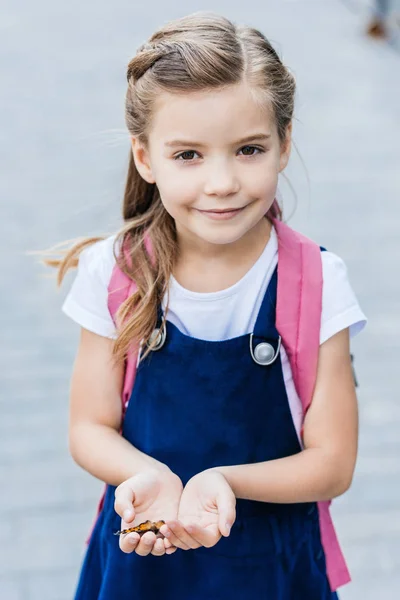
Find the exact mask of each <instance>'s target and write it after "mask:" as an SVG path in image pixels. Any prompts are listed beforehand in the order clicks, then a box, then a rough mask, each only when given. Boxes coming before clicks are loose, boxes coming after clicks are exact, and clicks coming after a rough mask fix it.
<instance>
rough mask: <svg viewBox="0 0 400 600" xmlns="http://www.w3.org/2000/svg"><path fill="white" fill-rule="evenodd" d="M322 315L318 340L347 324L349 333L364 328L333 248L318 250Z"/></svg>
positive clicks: (350, 288)
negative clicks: (321, 279)
mask: <svg viewBox="0 0 400 600" xmlns="http://www.w3.org/2000/svg"><path fill="white" fill-rule="evenodd" d="M321 260H322V277H323V288H322V318H321V343H323V342H324V341H326V340H327V339H328V338H329V337H331V336H332V335H335V334H336V333H338V332H339V331H340V330H341V329H344V328H346V327H349V328H350V334H351V336H354V335H355V334H356V333H358V332H359V331H361V329H363V328H364V326H365V324H366V322H367V320H366V317H365V315H364V313H363V311H362V310H361V307H360V305H359V303H358V300H357V298H356V294H355V292H354V290H353V287H352V285H351V283H350V279H349V274H348V269H347V266H346V264H345V262H344V261H343V259H342V258H340V257H339V256H337V254H334V253H333V252H321Z"/></svg>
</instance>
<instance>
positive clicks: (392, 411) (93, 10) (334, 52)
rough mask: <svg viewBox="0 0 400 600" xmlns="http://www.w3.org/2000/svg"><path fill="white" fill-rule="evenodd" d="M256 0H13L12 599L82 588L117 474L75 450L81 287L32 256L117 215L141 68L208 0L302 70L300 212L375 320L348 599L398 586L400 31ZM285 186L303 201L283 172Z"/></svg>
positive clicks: (2, 542)
mask: <svg viewBox="0 0 400 600" xmlns="http://www.w3.org/2000/svg"><path fill="white" fill-rule="evenodd" d="M254 4H255V3H253V6H252V5H249V4H247V5H244V4H243V3H241V2H238V1H237V2H232V1H229V2H228V1H227V0H214V2H213V3H212V5H211V4H209V3H205V2H201V1H198V2H192V1H188V2H185V3H184V4H181V3H180V2H179V3H178V2H177V1H176V0H170V1H169V2H168V3H162V2H155V3H152V4H150V3H149V4H142V3H140V4H139V3H133V2H127V1H126V0H114V2H112V3H111V2H105V1H104V0H98V1H97V2H96V3H95V4H94V3H84V2H78V1H77V0H70V2H68V3H51V2H49V1H48V0H37V1H36V2H34V3H29V2H27V1H22V0H14V2H13V4H12V5H11V4H9V6H8V7H4V6H2V8H1V13H2V14H1V16H0V40H1V42H0V43H1V45H2V51H1V53H0V67H1V73H2V84H1V88H2V92H1V97H2V99H1V102H2V110H1V112H0V120H1V127H0V164H1V167H2V168H1V171H2V175H1V178H0V196H1V220H0V228H1V230H0V231H1V236H0V244H1V247H0V268H1V273H2V279H3V284H2V294H1V295H0V328H1V340H2V344H1V350H0V358H1V392H0V411H1V418H0V480H1V481H2V488H1V489H2V493H1V494H0V599H1V600H69V599H71V598H72V595H73V589H74V585H75V580H76V577H77V574H78V569H79V565H80V561H81V557H82V553H83V548H84V546H83V542H84V539H85V535H86V533H87V531H88V529H89V528H90V525H91V520H92V517H93V515H94V510H95V505H96V502H97V500H98V496H99V493H100V490H101V487H102V486H101V483H99V482H98V481H96V480H94V479H93V478H91V477H90V476H89V475H88V474H86V473H84V472H83V471H81V470H80V469H79V468H78V467H77V466H76V465H75V464H74V463H73V462H72V460H71V459H70V458H69V455H68V448H67V418H68V385H69V383H68V381H69V374H70V370H71V365H72V360H73V356H74V351H75V346H76V341H77V334H78V331H77V328H76V326H74V324H72V323H70V322H69V321H68V320H67V319H66V318H65V317H64V316H63V315H62V314H61V313H60V306H61V302H62V298H63V296H64V294H65V291H66V288H67V287H68V285H67V286H66V287H65V290H64V291H62V292H61V294H57V293H56V292H55V291H54V287H53V281H52V279H50V278H49V277H48V276H47V272H46V271H45V270H44V269H43V268H42V267H40V266H39V265H37V264H36V263H35V261H34V259H33V258H31V257H27V256H26V254H25V253H26V251H27V250H31V249H40V248H45V247H47V246H49V245H51V244H53V243H55V242H58V241H60V240H64V239H68V238H72V237H75V236H79V235H85V234H88V233H93V234H94V233H102V232H110V231H113V230H114V228H115V227H116V226H117V225H118V223H119V212H120V201H121V195H122V190H123V183H124V176H125V170H126V166H127V155H128V148H129V145H128V141H127V136H126V133H125V130H124V122H123V96H124V92H125V65H126V63H127V62H128V60H129V58H130V56H131V55H132V54H133V53H134V52H135V49H136V47H137V46H138V45H139V44H140V43H141V42H142V41H144V39H145V38H146V37H147V36H148V35H149V34H150V33H151V32H152V31H153V29H154V28H155V27H157V26H158V25H160V24H161V23H163V22H165V21H166V20H168V19H170V18H174V17H177V16H180V15H182V14H185V13H188V12H193V11H195V10H200V9H209V8H210V7H212V9H213V10H216V11H219V12H222V13H224V14H226V15H227V16H230V17H232V18H234V19H235V20H237V21H242V22H243V21H244V22H249V23H253V24H255V25H256V26H258V27H260V28H262V29H263V30H264V31H265V33H266V34H267V35H269V37H270V38H271V39H272V40H273V41H274V42H276V44H277V47H278V49H279V50H280V51H281V52H282V54H283V56H284V59H285V60H286V62H287V63H288V64H289V65H291V67H292V70H293V71H294V73H295V75H296V76H297V79H298V86H299V95H298V103H297V117H298V120H297V122H296V126H295V138H296V142H297V147H298V149H299V153H300V157H301V158H300V157H299V155H297V154H296V153H294V155H293V159H292V162H291V164H290V166H289V169H288V173H287V175H288V177H289V180H290V182H291V184H292V186H293V187H294V189H295V191H296V195H297V209H296V214H295V216H294V217H293V219H292V221H291V222H292V223H293V224H294V225H295V226H298V227H299V228H301V229H302V230H303V231H304V232H305V233H306V234H308V235H310V236H312V237H314V239H316V240H317V241H318V242H320V243H321V244H324V245H326V246H327V247H328V248H329V249H331V250H333V251H335V252H336V253H337V254H339V255H340V256H342V257H343V258H344V259H345V261H346V263H347V265H348V269H349V273H350V277H351V281H352V283H353V286H354V288H355V290H356V292H357V294H358V297H359V300H360V303H361V305H362V307H363V309H364V311H365V312H366V313H367V315H368V317H369V319H370V322H369V326H368V329H367V330H366V331H365V333H364V334H362V335H361V336H360V337H359V338H358V339H356V340H355V342H354V345H353V350H354V352H355V355H356V367H357V374H358V378H359V380H360V383H361V388H360V392H359V400H360V416H361V436H360V454H359V461H358V467H357V473H356V477H355V480H354V484H353V487H352V489H351V491H350V492H349V493H347V494H346V495H345V496H344V497H343V498H341V499H339V500H338V501H336V503H335V504H336V506H335V510H334V513H335V515H336V522H337V524H338V529H339V532H340V535H341V540H342V543H343V546H344V549H345V552H346V555H347V557H348V561H349V564H350V567H351V570H352V574H353V583H352V584H351V585H350V586H348V587H347V588H346V589H345V590H343V591H342V593H341V598H342V599H344V600H372V599H375V598H376V597H377V596H379V597H380V598H382V600H396V599H397V598H399V597H400V480H399V475H400V461H399V454H400V436H399V431H400V403H399V392H398V373H399V367H398V365H399V362H400V341H399V340H400V319H399V315H398V312H399V308H400V303H399V297H400V278H399V277H398V262H397V261H398V256H399V253H400V236H399V219H400V203H399V201H398V200H399V197H400V176H399V159H400V151H399V135H400V124H399V123H400V121H399V118H400V101H399V98H400V54H399V53H398V49H397V47H396V43H391V44H390V45H385V44H382V43H373V42H370V41H369V40H366V39H365V38H364V36H363V27H364V24H365V20H366V16H367V12H366V11H367V6H368V3H367V2H364V1H363V0H360V2H357V0H352V1H350V0H349V1H348V2H346V1H343V2H341V1H339V0H325V1H324V2H317V1H311V0H309V1H306V0H299V1H296V0H291V1H289V0H287V1H285V0H274V1H266V2H262V3H261V2H260V3H258V4H257V5H256V6H254ZM250 7H251V10H250ZM302 161H303V162H304V163H305V165H306V170H305V169H304V167H303V165H302ZM282 193H283V196H284V198H285V206H286V208H287V211H288V212H289V213H290V212H291V211H292V209H293V208H294V204H295V200H294V199H293V195H292V193H291V191H290V187H289V186H288V184H287V183H286V182H285V181H282ZM70 281H71V278H69V280H68V283H69V282H70ZM305 600H306V599H305Z"/></svg>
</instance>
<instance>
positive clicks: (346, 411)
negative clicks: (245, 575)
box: [217, 329, 358, 503]
mask: <svg viewBox="0 0 400 600" xmlns="http://www.w3.org/2000/svg"><path fill="white" fill-rule="evenodd" d="M357 438H358V411H357V398H356V394H355V388H354V380H353V375H352V367H351V359H350V351H349V332H348V329H345V330H343V331H341V332H339V333H337V334H336V335H334V336H333V337H332V338H330V339H329V340H327V341H326V342H325V343H324V344H322V345H321V347H320V352H319V360H318V373H317V381H316V386H315V390H314V396H313V401H312V403H311V406H310V409H309V410H308V412H307V415H306V418H305V422H304V448H305V449H304V451H303V452H300V453H299V454H296V455H294V456H289V457H287V458H281V459H278V460H272V461H267V462H262V463H255V464H250V465H237V466H228V467H219V468H217V470H218V471H219V472H220V473H222V474H223V475H224V477H225V478H226V479H227V481H228V483H229V484H230V486H231V488H232V490H233V492H234V493H235V496H236V497H237V498H245V499H249V500H258V501H261V502H277V503H291V502H313V501H320V500H330V499H332V498H334V497H335V496H339V495H340V494H343V493H344V492H345V491H346V490H347V489H348V488H349V487H350V485H351V481H352V477H353V472H354V468H355V462H356V455H357Z"/></svg>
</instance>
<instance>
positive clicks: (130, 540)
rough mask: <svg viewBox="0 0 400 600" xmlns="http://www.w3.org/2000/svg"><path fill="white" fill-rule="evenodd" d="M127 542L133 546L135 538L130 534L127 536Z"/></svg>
mask: <svg viewBox="0 0 400 600" xmlns="http://www.w3.org/2000/svg"><path fill="white" fill-rule="evenodd" d="M129 543H130V544H132V546H133V544H136V538H134V537H132V536H131V537H130V538H129Z"/></svg>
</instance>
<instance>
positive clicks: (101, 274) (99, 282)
mask: <svg viewBox="0 0 400 600" xmlns="http://www.w3.org/2000/svg"><path fill="white" fill-rule="evenodd" d="M115 242H116V236H115V235H114V236H110V237H108V238H106V239H104V240H101V241H100V242H96V243H95V244H92V245H91V246H89V247H88V248H86V249H85V250H83V252H81V254H80V256H79V264H78V272H77V274H76V277H75V279H74V281H73V283H72V286H71V289H70V291H69V293H68V295H67V297H66V299H65V301H64V304H63V306H62V310H63V312H64V313H65V314H66V315H67V316H69V317H70V318H71V319H73V320H74V321H75V322H76V323H78V324H79V325H80V326H81V327H84V328H85V329H88V330H89V331H92V332H93V333H97V334H98V335H102V336H105V337H115V326H114V322H113V320H112V317H111V315H110V312H109V310H108V284H109V281H110V279H111V275H112V271H113V268H114V265H115V256H114V246H115Z"/></svg>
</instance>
